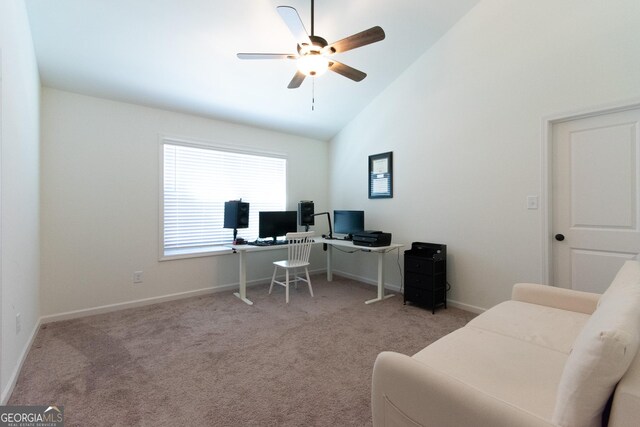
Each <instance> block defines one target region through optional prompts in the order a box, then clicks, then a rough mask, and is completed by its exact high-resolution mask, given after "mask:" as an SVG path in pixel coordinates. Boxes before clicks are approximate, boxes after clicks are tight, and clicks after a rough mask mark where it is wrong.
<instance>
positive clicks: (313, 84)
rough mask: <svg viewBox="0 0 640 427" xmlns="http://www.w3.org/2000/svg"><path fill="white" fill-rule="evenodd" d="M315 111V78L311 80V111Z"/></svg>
mask: <svg viewBox="0 0 640 427" xmlns="http://www.w3.org/2000/svg"><path fill="white" fill-rule="evenodd" d="M315 109H316V78H315V77H313V78H312V79H311V111H315Z"/></svg>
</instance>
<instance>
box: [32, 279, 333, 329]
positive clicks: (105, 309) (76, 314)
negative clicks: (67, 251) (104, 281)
mask: <svg viewBox="0 0 640 427" xmlns="http://www.w3.org/2000/svg"><path fill="white" fill-rule="evenodd" d="M323 271H325V270H312V271H309V274H317V273H322V272H323ZM270 282H271V277H263V278H259V279H254V280H250V281H247V288H250V287H252V286H257V285H262V284H264V283H270ZM238 286H239V285H238V283H231V284H226V285H219V286H211V287H209V288H202V289H196V290H193V291H186V292H178V293H175V294H168V295H161V296H157V297H151V298H144V299H139V300H134V301H127V302H119V303H115V304H108V305H102V306H99V307H91V308H84V309H81V310H74V311H67V312H65V313H58V314H51V315H48V316H42V317H41V318H40V321H41V323H42V324H45V323H51V322H59V321H61V320H70V319H77V318H80V317H86V316H94V315H96V314H103V313H110V312H113V311H119V310H126V309H128V308H136V307H143V306H146V305H152V304H159V303H162V302H167V301H174V300H179V299H184V298H191V297H196V296H200V295H207V294H213V293H217V292H224V291H231V290H234V289H238Z"/></svg>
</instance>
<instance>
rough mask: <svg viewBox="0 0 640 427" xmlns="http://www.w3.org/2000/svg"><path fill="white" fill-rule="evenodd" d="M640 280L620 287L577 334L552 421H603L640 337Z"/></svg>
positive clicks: (579, 423) (582, 423) (572, 423)
mask: <svg viewBox="0 0 640 427" xmlns="http://www.w3.org/2000/svg"><path fill="white" fill-rule="evenodd" d="M638 325H640V286H635V287H633V286H623V287H619V288H617V289H616V290H615V292H612V293H611V294H610V295H609V296H608V298H606V299H605V300H604V301H603V302H602V303H601V304H600V306H599V307H598V308H597V309H596V311H595V312H594V313H593V315H592V316H591V318H590V319H589V321H588V322H587V324H586V325H585V327H584V329H583V330H582V332H580V334H579V335H578V338H577V339H576V341H575V343H574V345H573V349H572V351H571V353H570V354H569V357H568V359H567V364H566V366H565V368H564V370H563V372H562V378H561V379H560V384H559V386H558V393H557V399H558V400H557V402H556V407H555V410H554V414H553V419H552V421H553V422H554V423H555V424H558V425H560V426H599V425H600V422H601V416H602V411H603V409H604V407H605V405H606V403H607V400H608V399H609V397H610V396H611V394H612V392H613V390H614V388H615V386H616V384H617V383H618V381H619V380H620V378H622V376H623V375H624V373H625V372H626V371H627V369H628V368H629V365H630V364H631V361H632V360H633V359H634V357H635V355H636V353H637V351H638V345H639V343H640V336H639V330H638V329H639V328H638Z"/></svg>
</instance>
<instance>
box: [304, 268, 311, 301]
mask: <svg viewBox="0 0 640 427" xmlns="http://www.w3.org/2000/svg"><path fill="white" fill-rule="evenodd" d="M304 272H305V273H307V284H308V285H309V293H310V294H311V296H312V297H313V288H312V287H311V279H309V270H308V269H307V267H305V268H304Z"/></svg>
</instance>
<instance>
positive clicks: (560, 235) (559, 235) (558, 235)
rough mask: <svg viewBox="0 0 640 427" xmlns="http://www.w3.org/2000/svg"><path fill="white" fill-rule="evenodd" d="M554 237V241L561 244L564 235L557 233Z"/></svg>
mask: <svg viewBox="0 0 640 427" xmlns="http://www.w3.org/2000/svg"><path fill="white" fill-rule="evenodd" d="M555 237H556V240H557V241H558V242H562V241H563V240H564V234H559V233H558V234H556V236H555Z"/></svg>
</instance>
